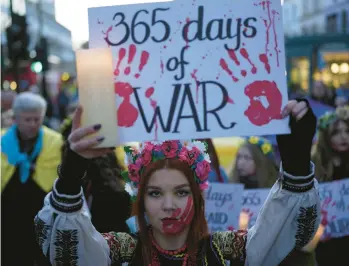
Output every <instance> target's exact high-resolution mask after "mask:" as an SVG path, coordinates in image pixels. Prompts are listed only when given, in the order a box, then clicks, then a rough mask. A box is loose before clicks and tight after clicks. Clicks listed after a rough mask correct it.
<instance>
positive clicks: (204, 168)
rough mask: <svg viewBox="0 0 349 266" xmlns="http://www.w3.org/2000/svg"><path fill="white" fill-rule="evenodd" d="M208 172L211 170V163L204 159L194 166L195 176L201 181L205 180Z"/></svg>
mask: <svg viewBox="0 0 349 266" xmlns="http://www.w3.org/2000/svg"><path fill="white" fill-rule="evenodd" d="M210 172H211V165H210V164H209V163H208V162H207V161H205V160H204V161H201V162H199V163H198V164H197V166H196V169H195V173H196V176H197V177H198V178H199V179H200V180H201V181H205V180H206V179H207V177H208V174H209V173H210Z"/></svg>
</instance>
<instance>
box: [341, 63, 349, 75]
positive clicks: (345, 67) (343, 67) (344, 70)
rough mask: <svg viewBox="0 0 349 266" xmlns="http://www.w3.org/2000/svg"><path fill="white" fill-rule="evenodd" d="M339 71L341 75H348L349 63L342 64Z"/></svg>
mask: <svg viewBox="0 0 349 266" xmlns="http://www.w3.org/2000/svg"><path fill="white" fill-rule="evenodd" d="M339 71H340V72H341V73H344V74H346V73H348V72H349V64H348V63H342V64H341V65H340V66H339Z"/></svg>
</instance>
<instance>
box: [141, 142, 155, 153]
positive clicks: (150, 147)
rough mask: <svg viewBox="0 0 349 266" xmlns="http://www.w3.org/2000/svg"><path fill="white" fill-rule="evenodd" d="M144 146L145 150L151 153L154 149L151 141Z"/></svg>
mask: <svg viewBox="0 0 349 266" xmlns="http://www.w3.org/2000/svg"><path fill="white" fill-rule="evenodd" d="M143 145H144V149H143V150H147V151H151V150H153V149H154V144H153V143H151V142H150V141H147V142H145V143H144V144H143Z"/></svg>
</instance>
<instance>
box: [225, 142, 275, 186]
mask: <svg viewBox="0 0 349 266" xmlns="http://www.w3.org/2000/svg"><path fill="white" fill-rule="evenodd" d="M273 154H274V153H273V147H272V145H271V143H270V142H269V141H268V140H267V139H265V138H262V137H255V136H252V137H249V138H248V139H247V140H246V141H245V142H244V143H243V144H242V145H241V146H240V147H239V150H238V152H237V155H236V160H235V166H234V168H233V170H232V172H231V174H230V181H231V182H233V183H242V184H244V185H245V188H247V189H255V188H269V187H272V186H273V184H274V183H275V181H276V179H277V177H278V174H279V171H278V169H277V167H276V164H275V160H274V156H273Z"/></svg>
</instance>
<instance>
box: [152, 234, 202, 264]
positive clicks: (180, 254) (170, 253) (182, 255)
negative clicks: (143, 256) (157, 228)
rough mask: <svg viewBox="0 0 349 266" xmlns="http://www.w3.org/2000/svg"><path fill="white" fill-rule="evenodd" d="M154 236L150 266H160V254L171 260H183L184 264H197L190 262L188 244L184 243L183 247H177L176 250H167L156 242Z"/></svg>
mask: <svg viewBox="0 0 349 266" xmlns="http://www.w3.org/2000/svg"><path fill="white" fill-rule="evenodd" d="M151 238H152V246H153V250H152V263H151V265H149V266H160V260H159V256H158V254H160V255H161V256H163V257H165V258H167V259H170V260H177V261H178V260H183V263H182V266H195V263H194V264H193V263H192V262H191V263H190V262H189V261H190V260H189V254H188V253H187V248H188V246H187V244H184V246H183V247H181V248H179V249H176V250H165V249H163V248H162V247H160V246H159V245H158V244H157V243H156V242H155V239H154V238H153V236H152V234H151Z"/></svg>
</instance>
